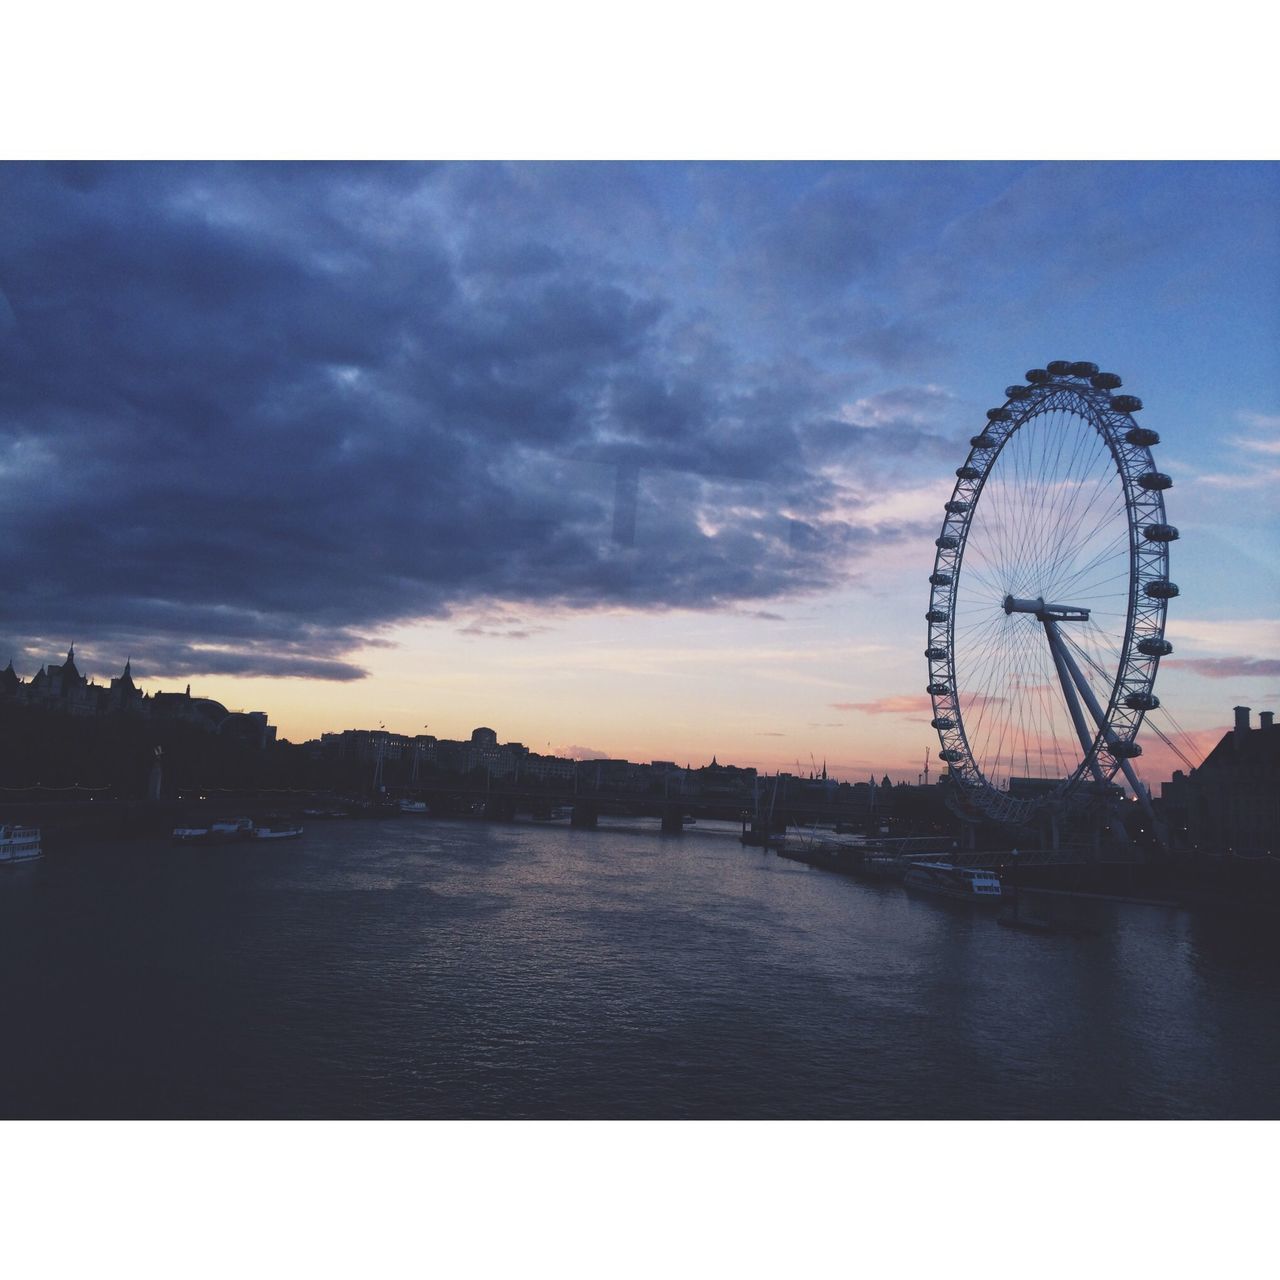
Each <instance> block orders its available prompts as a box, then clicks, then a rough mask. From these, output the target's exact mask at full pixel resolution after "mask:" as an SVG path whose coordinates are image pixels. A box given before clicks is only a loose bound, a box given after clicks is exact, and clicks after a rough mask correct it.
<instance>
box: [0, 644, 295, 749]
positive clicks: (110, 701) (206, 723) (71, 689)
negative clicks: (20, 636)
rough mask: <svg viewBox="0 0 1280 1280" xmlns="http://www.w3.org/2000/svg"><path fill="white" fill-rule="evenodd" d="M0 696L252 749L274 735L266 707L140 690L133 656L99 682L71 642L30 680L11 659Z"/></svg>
mask: <svg viewBox="0 0 1280 1280" xmlns="http://www.w3.org/2000/svg"><path fill="white" fill-rule="evenodd" d="M0 699H3V700H7V701H9V702H10V703H11V705H17V706H29V707H38V708H40V709H42V710H44V711H48V712H52V713H54V714H57V715H68V716H77V717H85V718H87V717H97V716H110V715H126V716H133V717H138V718H140V719H150V720H169V721H181V722H185V723H187V724H192V725H195V726H197V727H198V728H201V729H205V730H207V731H208V732H210V733H216V734H221V735H223V736H226V737H232V738H235V739H237V740H238V741H241V742H245V743H248V744H249V745H251V746H256V747H266V746H267V745H268V744H270V743H272V742H274V741H275V738H276V729H275V726H274V725H272V724H271V723H269V721H268V719H267V714H266V712H265V711H231V710H228V708H226V707H224V706H223V705H222V703H220V702H217V701H215V700H214V699H213V698H201V697H193V696H192V694H191V686H190V685H187V688H186V692H185V693H163V692H159V693H154V694H146V693H144V692H143V691H142V690H141V689H139V688H138V686H137V685H136V684H135V683H134V680H133V660H132V659H129V660H127V661H126V662H125V664H124V670H123V671H121V673H120V674H119V675H118V676H115V677H113V678H112V679H111V681H110V683H109V684H105V685H100V684H98V683H97V682H96V681H94V680H90V679H89V678H88V676H86V675H85V674H84V673H82V672H81V671H80V668H79V667H78V666H77V665H76V659H75V645H71V646H70V648H68V650H67V656H66V658H65V659H64V660H63V661H62V662H61V663H53V662H50V663H47V664H46V665H44V666H42V667H41V668H40V670H39V671H37V672H36V674H35V675H34V676H32V677H31V679H30V680H25V681H24V680H23V679H22V678H21V677H20V676H19V675H18V673H17V672H16V671H15V670H14V666H13V659H12V658H10V659H9V665H8V666H7V667H5V668H4V670H3V671H0Z"/></svg>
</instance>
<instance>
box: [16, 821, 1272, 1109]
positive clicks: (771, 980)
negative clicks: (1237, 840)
mask: <svg viewBox="0 0 1280 1280" xmlns="http://www.w3.org/2000/svg"><path fill="white" fill-rule="evenodd" d="M734 835H735V833H734V831H732V830H731V829H730V828H728V827H727V826H726V827H723V828H720V829H716V824H707V825H706V826H699V827H697V828H693V829H690V830H689V831H688V832H686V833H685V834H684V835H683V836H674V837H662V836H660V835H659V834H658V833H657V831H656V824H653V829H643V824H641V823H637V824H635V825H634V826H633V827H632V828H631V829H627V828H625V827H620V828H618V829H601V830H600V831H598V832H585V831H570V830H567V829H566V828H565V827H564V826H563V825H557V826H549V825H537V824H528V825H507V826H500V825H487V824H482V823H467V822H435V821H432V820H430V819H426V818H417V817H406V818H403V819H401V820H398V821H396V820H393V821H386V822H357V821H349V822H343V821H332V822H327V823H325V822H318V823H313V824H312V826H311V827H309V828H308V831H307V833H306V835H305V837H304V838H303V839H302V840H300V841H290V842H281V843H276V844H267V845H262V844H248V845H243V846H224V847H218V848H196V847H187V846H171V845H169V844H167V843H165V844H160V843H138V844H133V845H129V844H103V845H101V846H98V847H96V848H87V849H81V850H78V851H75V852H67V853H60V854H57V855H52V854H51V855H49V856H47V857H46V858H44V859H43V860H42V861H41V862H40V863H38V864H35V865H31V866H25V867H11V868H7V869H5V870H4V871H3V873H0V963H2V964H3V980H2V981H0V1026H3V1037H2V1038H3V1047H2V1048H0V1112H2V1113H3V1114H4V1115H5V1116H8V1117H15V1116H40V1117H151V1116H167V1117H183V1116H190V1117H205V1116H219V1117H230V1116H243V1117H405V1118H409V1117H509V1118H515V1117H560V1118H569V1117H615V1118H624V1117H741V1118H763V1117H819V1118H828V1117H846V1118H888V1117H919V1118H939V1117H975V1118H987V1117H1246V1118H1256V1117H1274V1116H1277V1115H1280V1073H1278V1072H1277V1067H1276V1064H1277V1057H1278V1053H1277V1050H1278V1049H1280V981H1278V979H1280V939H1278V934H1280V931H1278V930H1277V929H1276V928H1275V927H1274V926H1273V925H1271V924H1270V923H1268V922H1267V921H1265V920H1262V921H1260V920H1254V919H1250V918H1241V917H1221V916H1217V917H1215V916H1200V915H1196V914H1193V913H1189V912H1184V911H1179V910H1174V909H1172V908H1162V907H1150V906H1137V905H1131V904H1125V905H1119V904H1107V905H1106V906H1105V907H1104V908H1101V914H1100V916H1099V922H1100V923H1101V925H1102V931H1101V933H1100V934H1098V935H1097V936H1090V937H1074V936H1041V935H1031V934H1024V933H1019V932H1014V931H1012V930H1008V929H1004V928H1000V927H998V926H997V925H996V923H995V920H994V919H993V918H992V916H991V915H990V914H988V913H985V912H982V911H981V910H980V909H976V908H970V907H968V906H965V905H960V904H949V903H946V902H943V901H934V900H931V899H922V898H917V897H913V896H909V895H907V894H906V893H904V892H903V890H902V889H901V888H900V887H898V886H896V885H883V886H880V885H865V884H860V883H858V882H855V881H852V880H849V879H846V878H844V877H840V876H835V875H831V874H828V873H825V872H822V871H818V870H813V869H810V868H807V867H804V866H802V865H799V864H797V863H793V862H788V861H785V860H782V859H779V858H777V857H776V856H775V855H773V854H771V853H767V852H763V851H761V850H758V849H748V848H743V847H742V846H741V845H740V844H739V843H738V842H737V840H736V839H735V838H734Z"/></svg>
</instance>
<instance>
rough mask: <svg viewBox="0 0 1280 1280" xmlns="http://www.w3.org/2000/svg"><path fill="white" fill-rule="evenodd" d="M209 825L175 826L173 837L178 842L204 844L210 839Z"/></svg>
mask: <svg viewBox="0 0 1280 1280" xmlns="http://www.w3.org/2000/svg"><path fill="white" fill-rule="evenodd" d="M209 835H210V832H209V828H208V827H174V829H173V838H174V840H175V841H177V843H178V844H203V843H204V842H205V841H207V840H208V839H209Z"/></svg>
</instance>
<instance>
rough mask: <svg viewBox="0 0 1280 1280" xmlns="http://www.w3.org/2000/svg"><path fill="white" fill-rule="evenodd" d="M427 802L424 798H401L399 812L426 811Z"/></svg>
mask: <svg viewBox="0 0 1280 1280" xmlns="http://www.w3.org/2000/svg"><path fill="white" fill-rule="evenodd" d="M426 811H427V802H426V801H425V800H401V801H400V812H401V813H426Z"/></svg>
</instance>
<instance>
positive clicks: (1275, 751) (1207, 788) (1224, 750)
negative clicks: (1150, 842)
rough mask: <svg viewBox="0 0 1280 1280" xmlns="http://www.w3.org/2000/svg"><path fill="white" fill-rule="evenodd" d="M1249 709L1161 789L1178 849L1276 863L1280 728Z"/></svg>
mask: <svg viewBox="0 0 1280 1280" xmlns="http://www.w3.org/2000/svg"><path fill="white" fill-rule="evenodd" d="M1250 715H1251V710H1250V708H1249V707H1236V708H1235V726H1234V728H1232V729H1231V730H1230V732H1228V733H1226V734H1224V735H1223V736H1222V739H1221V740H1220V741H1219V742H1218V745H1217V746H1216V747H1214V748H1213V750H1212V751H1210V752H1209V754H1208V755H1207V756H1205V758H1204V761H1203V763H1202V764H1200V765H1199V767H1198V768H1195V769H1192V770H1191V771H1190V773H1185V774H1184V773H1183V772H1182V770H1181V769H1179V770H1178V771H1177V772H1176V773H1174V775H1173V777H1172V778H1171V779H1170V780H1169V781H1168V782H1166V783H1165V784H1164V786H1163V787H1162V788H1161V797H1160V798H1161V803H1162V805H1163V808H1164V814H1165V820H1166V822H1167V823H1168V825H1169V828H1170V831H1171V834H1172V835H1173V836H1174V838H1175V843H1176V845H1177V846H1178V847H1181V848H1184V849H1187V850H1190V851H1191V852H1194V853H1199V854H1207V855H1210V856H1215V857H1221V856H1234V857H1242V858H1263V857H1268V856H1269V857H1273V858H1274V857H1280V838H1278V837H1280V727H1278V726H1277V725H1276V724H1275V723H1274V715H1273V713H1272V712H1270V711H1264V712H1262V713H1261V715H1260V716H1259V717H1258V727H1257V728H1256V729H1255V728H1252V727H1251V726H1250Z"/></svg>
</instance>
